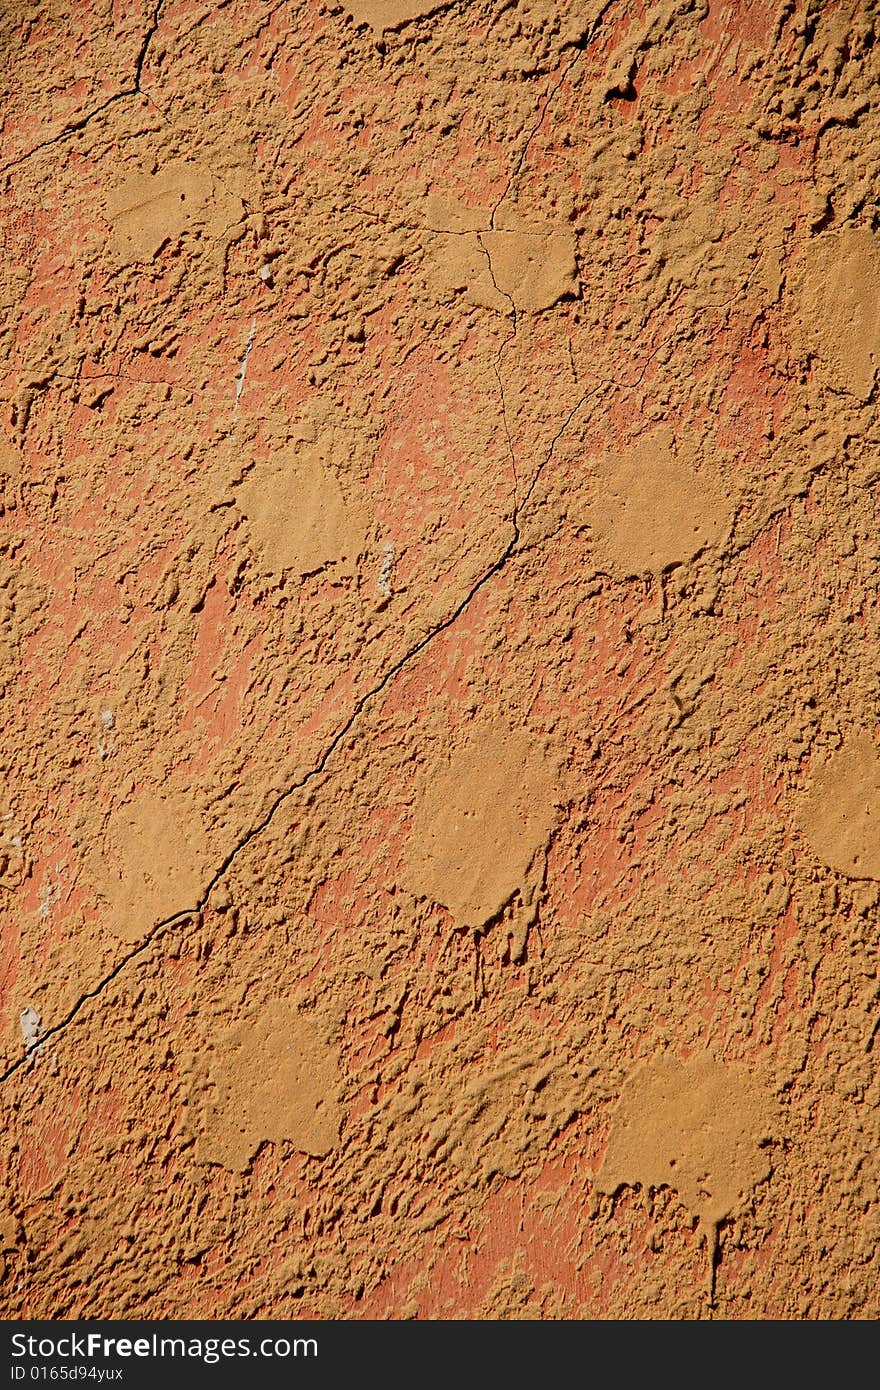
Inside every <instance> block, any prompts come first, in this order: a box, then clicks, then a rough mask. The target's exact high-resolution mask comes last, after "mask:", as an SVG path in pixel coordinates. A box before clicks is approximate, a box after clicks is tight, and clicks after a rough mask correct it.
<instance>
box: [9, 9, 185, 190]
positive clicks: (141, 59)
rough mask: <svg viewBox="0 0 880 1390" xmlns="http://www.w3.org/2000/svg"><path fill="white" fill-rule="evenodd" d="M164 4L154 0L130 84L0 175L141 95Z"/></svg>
mask: <svg viewBox="0 0 880 1390" xmlns="http://www.w3.org/2000/svg"><path fill="white" fill-rule="evenodd" d="M164 4H165V0H156V7H155V9H154V10H153V17H152V19H151V20H150V26H149V28H148V29H147V32H146V34H145V35H144V38H143V41H142V43H141V46H140V49H139V51H138V55H137V59H136V61H135V68H134V83H133V84H132V86H131V87H123V89H122V91H121V92H114V93H113V95H112V96H109V97H107V98H106V100H104V101H102V102H101V103H100V105H98V106H96V107H95V108H94V110H92V111H89V112H88V113H87V114H86V115H85V116H80V118H79V120H77V121H71V122H70V123H69V125H66V126H64V127H63V128H62V129H61V130H59V132H58V134H57V135H52V136H50V137H49V139H48V140H41V141H40V142H39V144H37V145H34V146H33V147H32V148H31V149H29V150H26V151H25V153H24V154H20V155H17V156H16V157H15V159H10V160H9V162H8V164H3V165H2V166H0V175H3V174H6V173H8V172H9V170H10V169H15V168H16V167H17V166H18V165H19V164H24V163H26V162H27V160H29V159H31V158H32V157H33V156H34V155H35V154H38V153H39V151H40V150H45V149H49V148H51V146H52V145H58V144H60V142H61V141H62V140H66V139H67V137H68V136H69V135H76V134H77V132H78V131H80V130H85V128H86V126H87V125H88V124H89V122H90V121H93V120H94V118H95V117H96V116H100V114H101V112H102V111H106V110H107V109H108V107H110V106H115V105H116V103H117V102H118V101H125V100H126V99H127V98H128V97H135V96H140V95H141V93H142V89H141V78H142V77H143V72H144V65H145V63H146V61H147V54H148V52H149V49H150V44H151V43H152V42H153V39H154V38H155V36H156V31H157V30H158V28H159V20H160V17H161V14H162V7H163V5H164Z"/></svg>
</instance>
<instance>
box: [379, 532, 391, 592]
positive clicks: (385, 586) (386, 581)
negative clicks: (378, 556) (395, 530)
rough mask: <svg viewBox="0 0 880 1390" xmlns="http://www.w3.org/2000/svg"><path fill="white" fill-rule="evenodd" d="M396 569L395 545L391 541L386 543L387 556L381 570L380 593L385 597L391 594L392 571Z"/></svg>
mask: <svg viewBox="0 0 880 1390" xmlns="http://www.w3.org/2000/svg"><path fill="white" fill-rule="evenodd" d="M393 569H394V546H393V545H392V544H391V542H390V541H388V542H387V544H386V545H385V558H384V559H383V561H382V568H381V570H380V571H379V593H380V594H381V595H382V597H383V598H388V597H389V596H390V594H391V572H392V570H393Z"/></svg>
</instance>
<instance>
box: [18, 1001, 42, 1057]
mask: <svg viewBox="0 0 880 1390" xmlns="http://www.w3.org/2000/svg"><path fill="white" fill-rule="evenodd" d="M19 1023H20V1024H21V1036H22V1040H23V1042H24V1050H25V1052H27V1053H34V1054H36V1055H37V1056H39V1054H40V1052H41V1051H42V1048H41V1047H40V1046H39V1043H40V1038H41V1037H42V1036H43V1020H42V1019H41V1018H40V1015H39V1014H38V1013H37V1011H36V1009H35V1008H34V1006H33V1004H28V1005H27V1007H26V1008H24V1009H22V1011H21V1016H20V1018H19Z"/></svg>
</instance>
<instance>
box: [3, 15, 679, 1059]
mask: <svg viewBox="0 0 880 1390" xmlns="http://www.w3.org/2000/svg"><path fill="white" fill-rule="evenodd" d="M164 3H165V0H157V3H156V7H155V9H154V11H153V19H152V22H151V25H150V28H149V29H148V31H147V33H146V35H145V37H144V41H143V43H142V45H141V49H140V52H139V54H138V59H137V63H136V66H135V80H134V85H133V86H132V87H130V88H126V89H125V90H124V91H122V92H118V93H116V94H115V95H114V96H112V97H109V98H108V99H107V101H105V102H103V103H102V104H101V105H100V106H99V107H96V109H95V110H94V111H92V112H91V113H89V115H87V116H85V117H83V118H82V120H80V121H78V122H75V123H73V124H72V125H70V126H67V127H65V129H64V130H62V131H61V132H60V133H59V134H58V135H56V136H54V137H53V138H52V139H51V140H46V141H43V142H42V144H40V145H37V146H35V147H34V149H33V150H31V151H29V152H28V153H27V154H25V155H21V156H20V157H19V158H18V159H15V160H13V161H11V163H10V164H7V165H6V166H4V167H3V168H0V174H2V173H5V172H6V171H7V170H8V169H10V168H12V167H13V166H14V165H16V164H21V163H23V162H24V161H25V160H26V159H29V158H30V157H31V155H33V154H35V153H36V152H37V150H39V149H43V148H45V147H46V146H49V145H54V144H57V143H59V141H61V140H63V139H65V138H66V137H67V136H68V135H71V134H74V133H75V132H76V131H78V130H82V129H83V128H84V127H85V126H86V125H88V123H89V121H91V120H92V119H93V118H94V117H95V116H97V115H99V114H100V112H101V111H104V110H106V109H107V107H108V106H111V105H113V104H114V103H115V102H117V101H121V100H123V99H124V98H127V97H130V96H134V95H138V94H139V93H140V91H141V86H140V83H141V76H142V73H143V69H144V64H145V62H146V58H147V53H148V51H149V47H150V44H151V42H152V40H153V38H154V36H155V34H156V31H157V29H158V27H159V20H160V15H161V11H162V7H163V5H164ZM613 4H614V0H607V3H606V4H605V5H603V6H602V8H601V10H600V11H599V13H598V15H597V16H596V19H595V21H594V23H593V25H592V27H591V29H590V31H589V34H587V35H585V36H584V37H583V38H582V40H581V41H580V43H579V44H578V46H577V52H576V53H575V56H574V57H573V58H572V60H571V62H570V63H568V64H567V65H566V67H565V69H564V70H563V72H562V73H561V74H560V76H559V78H558V79H557V81H556V82H555V83H554V85H553V87H552V89H551V91H550V92H549V93H548V95H547V97H546V99H545V101H544V103H543V105H542V107H541V110H540V114H539V116H538V118H537V120H536V122H535V124H534V126H533V127H532V129H531V131H530V132H529V135H528V137H527V138H526V140H525V142H524V144H523V147H522V149H521V151H520V153H519V156H518V157H517V160H516V163H515V165H514V167H513V170H512V172H511V174H510V177H509V179H508V181H507V184H506V186H505V188H504V191H503V192H502V194H501V196H500V198H499V199H498V201H497V202H496V204H495V206H494V207H493V209H492V213H491V217H490V224H489V229H494V228H495V218H496V216H497V214H498V212H499V210H500V208H501V206H502V204H503V203H504V201H505V200H506V198H507V197H508V196H509V194H510V191H511V189H512V187H513V184H514V182H515V180H516V178H517V177H518V175H519V173H520V171H521V170H522V167H523V164H524V162H525V159H526V156H527V154H528V151H529V148H530V146H531V143H532V141H533V140H534V138H535V136H536V135H537V133H538V131H539V130H540V128H541V125H542V124H543V122H544V120H545V118H546V115H547V111H548V110H549V107H550V105H551V103H552V101H553V98H554V97H555V96H556V94H557V92H558V91H559V89H560V88H561V86H562V84H563V82H564V81H565V79H566V77H568V75H569V74H570V73H571V71H572V69H573V68H574V66H575V64H576V63H577V62H578V60H579V58H580V57H581V54H582V53H583V52H584V50H585V49H586V48H587V47H588V46H589V45H590V44H591V43H592V42H593V41H594V39H595V38H596V35H597V34H598V32H599V29H600V28H601V26H602V23H603V21H604V19H605V16H606V14H607V12H608V10H609V9H610V8H611V7H612V5H613ZM477 240H478V243H479V245H480V248H481V250H482V251H483V253H484V254H485V256H486V259H487V261H488V264H489V273H490V275H491V277H492V282H493V284H495V288H496V289H498V286H497V284H496V282H495V275H494V270H493V267H492V260H491V256H490V255H489V251H488V249H487V248H486V246H485V244H484V243H483V240H482V234H480V233H478V234H477ZM499 293H500V294H504V297H505V298H506V299H508V300H509V301H510V306H511V316H512V332H511V334H509V335H508V336H507V337H506V338H505V339H504V340H503V341H502V343H501V346H500V348H499V350H498V355H497V357H496V359H495V364H494V365H495V375H496V377H497V379H498V386H499V390H500V395H501V416H502V423H503V425H504V430H505V434H506V437H507V443H508V449H509V452H510V458H511V464H512V467H513V478H514V505H513V509H512V512H511V531H512V534H511V536H510V539H509V541H508V542H507V545H506V546H505V547H504V550H503V551H502V552H501V554H500V555H499V556H498V557H497V559H496V560H494V561H493V562H492V564H491V565H489V566H488V567H487V569H485V570H484V571H483V573H482V575H481V576H480V577H479V579H477V580H476V581H475V582H474V583H473V584H472V585H471V588H470V589H469V590H468V592H467V593H466V594H465V596H464V598H463V599H461V600H460V602H459V603H458V605H457V607H456V608H454V609H453V611H452V613H450V614H449V616H448V617H446V618H444V619H443V621H442V622H440V623H438V624H437V625H436V626H435V627H433V628H431V629H430V631H428V632H427V633H426V634H425V635H424V636H423V637H421V638H420V639H419V640H418V642H416V643H415V644H414V645H413V646H412V647H410V649H409V650H408V651H407V652H405V653H404V655H403V656H402V657H401V658H400V659H399V660H398V661H396V662H395V663H394V664H393V665H392V666H391V667H390V668H389V669H388V671H386V673H385V675H384V676H383V677H382V679H381V680H380V681H379V682H378V683H377V684H376V685H374V686H373V687H372V688H371V689H370V690H368V691H367V693H366V694H365V695H364V696H362V697H361V699H360V700H359V701H358V702H357V704H356V705H355V708H354V710H353V711H352V713H351V714H350V715H349V717H348V719H347V720H346V721H345V723H344V724H343V725H342V726H341V728H340V729H338V730H337V732H336V734H334V736H333V738H332V739H331V740H330V742H329V743H328V745H327V747H326V748H325V749H324V752H323V753H322V754H321V756H320V758H319V759H318V761H317V762H316V763H315V764H314V766H313V767H312V768H310V769H309V771H308V772H307V773H305V775H304V776H303V777H301V778H300V779H299V780H298V781H297V782H295V783H293V784H292V785H291V786H290V787H287V788H286V789H285V790H284V791H283V792H281V793H280V794H279V795H278V796H277V797H276V798H275V800H274V801H273V802H272V805H271V806H270V808H269V810H268V811H267V812H266V814H265V815H264V816H263V817H262V819H261V820H260V821H258V822H257V824H256V825H254V826H252V827H251V829H250V830H249V831H247V833H246V834H245V835H243V836H242V837H241V839H240V840H238V841H237V843H236V844H235V845H234V846H233V848H232V849H231V850H230V851H229V853H228V854H227V855H226V857H225V858H224V859H223V861H222V863H221V864H220V865H219V867H218V868H217V869H216V870H215V872H214V874H213V875H212V877H211V879H210V880H209V882H208V884H207V886H206V887H205V889H204V890H203V892H202V894H201V896H200V897H199V899H198V901H197V902H196V903H195V904H194V905H193V906H192V907H185V908H181V909H180V911H178V912H175V913H173V914H172V915H171V916H169V917H164V918H162V920H161V921H159V922H156V923H155V925H154V926H153V927H152V928H151V930H150V931H149V932H148V933H147V935H146V936H145V937H144V939H143V941H141V942H139V943H138V945H136V946H134V947H133V948H132V949H131V950H130V951H128V952H127V953H126V954H125V955H124V956H122V957H121V958H120V959H119V960H118V961H117V963H116V964H115V965H114V966H113V968H112V970H110V971H108V973H107V974H106V975H104V976H103V977H102V979H101V980H99V981H98V983H97V984H96V985H94V986H93V988H92V989H90V990H86V991H85V992H84V993H83V994H81V995H80V997H79V998H78V999H77V1001H76V1003H75V1004H74V1005H73V1006H72V1007H71V1008H70V1009H69V1010H68V1012H67V1014H66V1015H65V1017H64V1018H62V1019H61V1020H60V1021H59V1022H58V1023H55V1024H52V1025H51V1027H48V1028H45V1029H44V1031H43V1032H42V1033H41V1035H40V1047H41V1048H44V1047H45V1045H46V1043H47V1042H49V1041H50V1040H51V1039H52V1038H56V1037H59V1036H60V1035H61V1034H63V1033H64V1032H66V1030H67V1029H68V1028H69V1027H70V1026H71V1025H72V1024H73V1023H74V1022H75V1021H76V1019H77V1017H78V1016H79V1014H80V1013H81V1012H82V1010H83V1009H84V1008H85V1006H86V1005H87V1004H88V1003H90V1002H91V1001H92V1000H94V999H98V998H100V996H101V995H102V994H103V993H104V991H105V990H106V989H107V988H108V986H109V985H111V984H112V983H113V981H114V980H115V979H117V977H118V976H119V975H120V974H121V973H122V972H123V971H124V970H125V969H126V967H127V966H128V965H130V964H131V962H132V961H134V960H137V959H138V958H139V957H140V956H142V955H144V954H145V953H146V952H147V951H148V950H149V949H150V947H151V946H152V945H153V943H154V942H155V941H156V940H158V938H159V937H160V936H161V935H162V934H163V933H164V932H166V931H167V930H169V929H170V928H172V927H174V926H176V925H178V924H180V923H182V922H185V921H188V920H189V919H191V918H193V917H198V916H199V914H200V913H201V912H202V911H204V909H205V907H206V906H207V904H208V901H209V899H210V896H211V894H212V893H213V891H214V889H215V888H216V887H217V885H218V884H219V883H220V882H221V880H222V879H223V878H224V876H225V875H226V874H227V873H228V871H229V869H230V868H231V867H232V865H233V864H234V863H235V860H236V859H237V858H238V856H239V855H240V854H241V853H242V852H243V851H244V850H245V849H246V848H247V846H248V845H249V844H251V842H252V841H253V840H255V839H256V838H257V837H258V836H259V835H261V834H262V833H263V831H264V830H267V829H268V827H269V826H270V825H271V823H272V821H273V820H274V818H275V816H276V815H277V813H278V811H279V810H280V809H281V807H282V806H283V805H284V803H285V802H286V801H288V800H289V799H290V797H292V796H294V795H295V794H296V793H297V792H299V791H302V789H303V788H304V787H306V786H308V784H309V783H310V782H312V781H314V779H315V778H316V777H319V776H320V775H321V774H322V773H323V772H324V770H325V769H326V767H327V764H328V763H329V761H330V759H331V758H332V757H333V754H334V753H335V752H336V750H337V749H338V748H339V747H340V746H341V744H342V743H343V742H344V741H345V739H346V738H347V737H348V735H349V733H350V732H351V730H352V729H353V728H354V726H355V724H356V723H357V722H358V720H359V719H360V717H361V715H362V714H363V712H364V710H365V709H366V708H367V706H368V705H369V704H371V703H372V701H374V700H376V699H377V698H378V697H379V696H380V695H381V694H382V693H383V692H384V691H385V690H387V689H388V687H389V686H390V685H391V684H392V683H393V681H394V680H395V678H396V677H397V676H398V675H399V674H400V672H401V671H403V670H404V669H405V668H406V667H407V666H409V664H410V663H411V662H413V661H415V660H416V658H417V657H418V656H420V655H421V653H422V652H423V651H425V650H426V649H427V647H429V646H430V644H431V643H432V642H433V641H434V640H435V638H437V637H439V636H440V635H441V634H442V633H444V632H447V631H448V630H449V629H450V628H451V627H452V626H453V625H454V624H455V623H456V622H457V621H458V619H459V618H460V617H461V615H462V614H463V613H464V612H466V610H467V609H468V608H469V606H470V604H471V603H472V602H473V600H474V598H475V597H476V596H477V594H478V593H479V592H480V591H481V590H482V589H483V588H484V587H485V586H486V585H487V584H488V583H489V582H490V580H492V579H493V578H494V576H495V575H497V574H500V573H501V571H502V570H503V569H504V568H505V566H506V565H507V563H508V561H509V560H510V559H511V558H512V557H513V556H514V555H515V554H516V552H517V550H518V549H519V543H520V538H521V531H520V518H521V516H522V513H523V511H524V510H525V508H526V507H527V506H528V504H529V502H530V501H531V498H532V496H533V494H534V491H535V488H536V487H537V484H538V481H539V479H540V477H541V474H542V473H543V472H544V470H545V468H546V467H547V466H548V465H549V463H550V462H551V460H552V458H553V455H554V453H555V452H556V446H557V445H558V443H559V441H560V440H561V439H562V436H563V435H564V434H565V432H566V430H567V429H568V428H569V426H570V425H571V423H572V421H573V420H574V418H575V416H576V415H578V413H579V412H580V411H581V409H582V408H583V406H584V405H585V404H586V402H587V401H588V400H589V398H590V397H591V396H592V395H595V394H596V393H597V392H598V391H599V390H601V389H602V387H603V386H604V385H605V384H606V383H604V382H597V383H596V384H595V385H594V386H593V387H592V388H591V389H589V390H586V391H584V392H583V394H582V395H581V396H580V398H579V400H578V401H577V402H576V404H575V405H574V406H573V407H572V408H571V410H570V411H569V413H568V415H567V416H566V418H565V420H564V421H563V423H562V424H561V425H560V427H559V429H558V430H557V432H556V434H555V435H554V436H553V438H552V440H551V441H550V445H549V447H548V449H547V452H546V454H545V455H544V458H543V459H542V460H541V462H540V463H539V464H538V467H537V468H536V469H535V472H534V473H533V475H532V479H531V482H530V483H529V485H528V488H527V489H526V491H525V494H524V495H523V498H522V500H521V501H520V500H519V497H518V486H519V484H518V478H517V470H516V459H515V455H514V449H513V442H512V439H511V436H510V430H509V426H508V421H507V410H506V401H505V393H504V381H503V377H502V375H501V360H502V357H503V354H504V350H505V348H506V347H507V346H508V345H509V343H511V342H512V341H513V339H514V338H515V337H516V331H517V310H516V305H515V304H514V302H513V299H512V298H511V296H510V295H508V294H506V293H505V292H504V291H501V290H499ZM652 356H653V354H652ZM650 360H651V359H650V358H649V359H648V362H650ZM647 366H648V363H647V362H646V363H645V365H644V367H643V368H642V370H641V371H640V373H639V375H638V378H637V379H636V381H634V382H633V383H631V387H630V389H634V387H635V386H636V385H637V384H638V382H639V381H640V380H641V378H642V377H643V376H644V373H645V371H646V370H647ZM35 1052H36V1049H35V1048H29V1049H27V1050H26V1051H25V1052H24V1054H23V1055H22V1056H21V1057H19V1058H17V1059H16V1060H15V1061H14V1062H11V1063H10V1064H9V1066H8V1067H7V1068H6V1070H5V1071H4V1072H3V1073H0V1085H2V1084H3V1083H5V1082H6V1081H9V1080H10V1079H11V1078H12V1077H13V1076H14V1075H15V1074H16V1073H17V1072H18V1071H19V1070H20V1069H21V1068H22V1067H24V1066H25V1065H26V1064H27V1063H28V1062H29V1061H30V1060H31V1059H32V1058H33V1057H34V1056H35Z"/></svg>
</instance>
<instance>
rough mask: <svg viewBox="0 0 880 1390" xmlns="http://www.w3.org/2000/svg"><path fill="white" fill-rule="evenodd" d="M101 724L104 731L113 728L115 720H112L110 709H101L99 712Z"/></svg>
mask: <svg viewBox="0 0 880 1390" xmlns="http://www.w3.org/2000/svg"><path fill="white" fill-rule="evenodd" d="M101 723H102V724H103V725H104V728H105V729H112V728H113V725H114V723H115V720H114V718H113V711H112V709H102V710H101Z"/></svg>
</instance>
